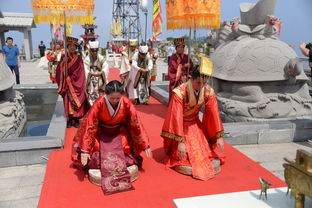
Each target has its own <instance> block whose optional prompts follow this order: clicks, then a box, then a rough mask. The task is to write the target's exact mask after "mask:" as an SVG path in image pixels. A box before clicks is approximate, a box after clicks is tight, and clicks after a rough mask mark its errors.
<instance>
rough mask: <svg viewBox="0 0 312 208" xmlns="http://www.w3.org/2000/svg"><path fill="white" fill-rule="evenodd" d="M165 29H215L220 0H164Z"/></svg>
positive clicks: (217, 24) (217, 25) (218, 24)
mask: <svg viewBox="0 0 312 208" xmlns="http://www.w3.org/2000/svg"><path fill="white" fill-rule="evenodd" d="M166 15H167V30H174V29H217V28H219V27H220V0H200V1H199V0H166Z"/></svg>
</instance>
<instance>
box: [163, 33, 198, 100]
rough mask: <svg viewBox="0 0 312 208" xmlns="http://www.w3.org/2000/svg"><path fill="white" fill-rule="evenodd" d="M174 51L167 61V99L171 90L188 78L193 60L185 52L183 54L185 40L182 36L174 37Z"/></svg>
mask: <svg viewBox="0 0 312 208" xmlns="http://www.w3.org/2000/svg"><path fill="white" fill-rule="evenodd" d="M174 45H175V47H176V53H175V54H173V55H172V56H171V57H170V59H169V60H170V61H169V63H168V78H169V101H170V98H171V95H172V90H173V89H174V88H176V87H178V86H179V85H180V84H182V83H184V82H186V81H187V79H188V77H187V76H188V75H191V74H192V70H193V62H192V60H191V59H189V57H188V55H187V54H184V48H185V42H184V38H176V39H174Z"/></svg>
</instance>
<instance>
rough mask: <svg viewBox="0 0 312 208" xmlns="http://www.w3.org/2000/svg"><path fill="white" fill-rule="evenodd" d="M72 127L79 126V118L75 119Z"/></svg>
mask: <svg viewBox="0 0 312 208" xmlns="http://www.w3.org/2000/svg"><path fill="white" fill-rule="evenodd" d="M74 127H75V128H78V127H79V119H75V123H74Z"/></svg>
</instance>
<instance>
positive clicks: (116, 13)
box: [113, 0, 142, 40]
mask: <svg viewBox="0 0 312 208" xmlns="http://www.w3.org/2000/svg"><path fill="white" fill-rule="evenodd" d="M139 10H140V0H114V1H113V19H114V20H115V21H117V19H118V17H120V21H121V34H122V37H123V38H125V39H126V40H128V39H130V38H136V39H138V40H140V37H142V35H141V24H140V13H139Z"/></svg>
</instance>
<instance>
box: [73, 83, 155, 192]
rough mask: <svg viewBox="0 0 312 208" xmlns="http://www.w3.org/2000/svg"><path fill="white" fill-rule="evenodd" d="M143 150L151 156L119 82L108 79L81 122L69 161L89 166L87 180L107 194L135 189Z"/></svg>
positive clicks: (133, 111) (79, 165)
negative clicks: (103, 93) (100, 94)
mask: <svg viewBox="0 0 312 208" xmlns="http://www.w3.org/2000/svg"><path fill="white" fill-rule="evenodd" d="M142 151H145V153H146V155H147V156H148V157H151V150H150V147H149V139H148V137H147V134H146V132H145V130H144V128H143V126H142V124H141V122H140V120H139V118H138V116H137V113H136V110H135V108H134V106H133V104H132V103H131V101H130V100H129V99H128V98H127V97H126V96H124V88H123V85H122V83H120V82H119V81H116V80H114V81H111V82H109V83H108V84H107V85H106V88H105V95H103V96H102V97H99V98H98V99H97V100H96V102H95V103H94V105H93V106H92V107H91V109H90V110H89V112H88V114H87V115H86V117H85V119H82V121H81V126H80V128H79V129H78V131H77V134H76V136H75V137H74V144H73V150H72V160H73V162H74V164H75V165H76V166H77V167H78V168H82V169H88V173H89V179H90V181H91V182H92V183H94V184H96V185H101V186H102V190H103V192H104V194H105V195H108V194H113V193H117V192H122V191H128V190H132V189H134V188H133V186H132V184H131V182H132V181H134V180H136V179H137V177H138V167H141V165H142V161H143V159H142V157H141V156H140V153H141V152H142ZM81 165H82V166H83V167H82V166H81Z"/></svg>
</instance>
